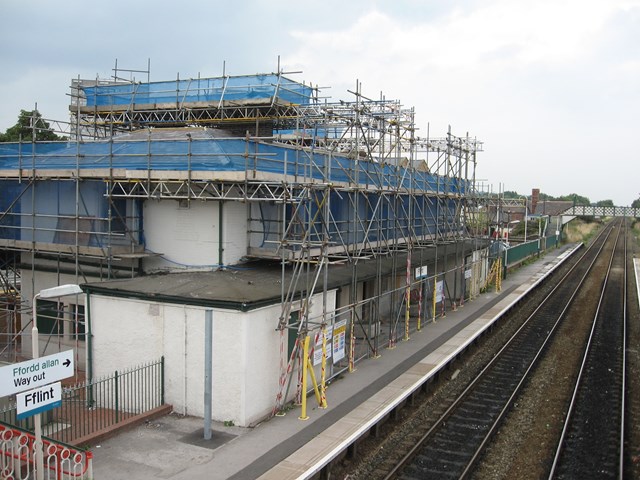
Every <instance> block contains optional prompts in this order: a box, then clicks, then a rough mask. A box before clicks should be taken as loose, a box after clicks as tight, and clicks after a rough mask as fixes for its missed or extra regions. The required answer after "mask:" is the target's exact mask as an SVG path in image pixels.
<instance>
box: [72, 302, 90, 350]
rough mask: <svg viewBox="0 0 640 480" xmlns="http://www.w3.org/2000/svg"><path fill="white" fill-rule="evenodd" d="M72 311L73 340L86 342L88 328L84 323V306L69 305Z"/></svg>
mask: <svg viewBox="0 0 640 480" xmlns="http://www.w3.org/2000/svg"><path fill="white" fill-rule="evenodd" d="M69 308H70V311H71V338H73V339H74V340H80V341H81V342H84V340H85V338H86V330H85V328H86V326H85V322H84V305H73V304H72V305H69Z"/></svg>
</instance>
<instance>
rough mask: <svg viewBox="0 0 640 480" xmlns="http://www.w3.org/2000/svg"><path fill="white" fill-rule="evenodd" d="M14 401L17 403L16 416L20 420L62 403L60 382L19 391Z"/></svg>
mask: <svg viewBox="0 0 640 480" xmlns="http://www.w3.org/2000/svg"><path fill="white" fill-rule="evenodd" d="M16 402H17V404H18V406H17V409H16V413H17V415H16V418H17V419H18V420H22V419H23V418H26V417H30V416H31V415H35V414H36V413H41V412H45V411H47V410H51V409H52V408H56V407H59V406H60V405H62V387H61V385H60V382H56V383H52V384H51V385H45V386H44V387H40V388H35V389H33V390H29V391H28V392H23V393H19V394H17V395H16Z"/></svg>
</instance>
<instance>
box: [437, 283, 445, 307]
mask: <svg viewBox="0 0 640 480" xmlns="http://www.w3.org/2000/svg"><path fill="white" fill-rule="evenodd" d="M443 300H444V281H443V280H440V281H439V282H436V302H441V301H443Z"/></svg>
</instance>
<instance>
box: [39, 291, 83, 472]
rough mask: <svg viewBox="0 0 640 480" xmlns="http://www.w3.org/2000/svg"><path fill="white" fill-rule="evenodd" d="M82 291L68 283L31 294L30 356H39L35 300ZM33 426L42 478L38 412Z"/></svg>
mask: <svg viewBox="0 0 640 480" xmlns="http://www.w3.org/2000/svg"><path fill="white" fill-rule="evenodd" d="M80 293H82V289H81V288H80V287H79V286H78V285H75V284H68V285H60V286H58V287H53V288H46V289H44V290H40V292H38V293H36V294H35V295H34V296H33V303H32V304H31V309H32V313H31V315H32V318H33V328H32V329H31V350H32V357H33V358H34V359H35V358H39V357H40V344H39V338H38V310H37V308H36V301H37V300H38V299H39V298H60V297H66V296H67V295H78V294H80ZM33 426H34V431H35V436H36V441H35V444H34V446H33V449H34V454H35V464H36V480H44V458H43V452H42V421H41V418H40V414H39V413H36V414H35V415H34V417H33Z"/></svg>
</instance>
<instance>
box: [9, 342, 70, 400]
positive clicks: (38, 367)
mask: <svg viewBox="0 0 640 480" xmlns="http://www.w3.org/2000/svg"><path fill="white" fill-rule="evenodd" d="M71 376H73V350H67V351H65V352H59V353H54V354H53V355H47V356H46V357H40V358H34V359H33V360H27V361H26V362H20V363H14V364H12V365H7V366H5V367H0V397H5V396H7V395H13V394H14V393H18V392H24V391H25V390H30V389H32V388H36V387H40V386H42V385H46V384H48V383H53V382H57V381H58V380H62V379H63V378H69V377H71Z"/></svg>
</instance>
